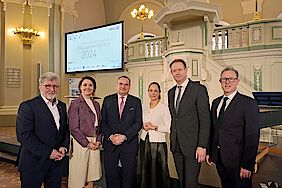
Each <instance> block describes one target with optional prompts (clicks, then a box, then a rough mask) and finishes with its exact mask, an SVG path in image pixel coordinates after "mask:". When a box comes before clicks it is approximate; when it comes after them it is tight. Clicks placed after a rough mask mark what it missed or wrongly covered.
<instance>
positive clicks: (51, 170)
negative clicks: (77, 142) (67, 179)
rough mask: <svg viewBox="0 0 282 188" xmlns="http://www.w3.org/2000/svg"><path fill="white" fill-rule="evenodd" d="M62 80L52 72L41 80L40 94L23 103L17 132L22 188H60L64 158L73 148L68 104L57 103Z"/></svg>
mask: <svg viewBox="0 0 282 188" xmlns="http://www.w3.org/2000/svg"><path fill="white" fill-rule="evenodd" d="M59 83H60V78H59V76H58V75H57V74H55V73H52V72H47V73H44V74H42V75H41V76H40V78H39V90H40V95H39V96H37V97H35V98H33V99H31V100H28V101H25V102H23V103H22V104H21V105H20V107H19V110H18V115H17V121H16V131H17V138H18V141H19V142H20V143H21V153H20V159H19V171H20V180H21V187H22V188H39V187H41V184H42V183H44V187H46V188H60V187H61V178H62V174H63V169H62V162H61V161H62V159H63V158H64V157H65V155H66V152H67V148H68V147H69V136H70V135H69V127H68V124H67V114H66V104H65V103H63V102H61V101H59V100H57V98H56V97H57V93H58V90H59Z"/></svg>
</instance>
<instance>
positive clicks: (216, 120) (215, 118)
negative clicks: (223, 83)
mask: <svg viewBox="0 0 282 188" xmlns="http://www.w3.org/2000/svg"><path fill="white" fill-rule="evenodd" d="M222 97H223V95H222V96H221V97H219V98H218V99H216V100H215V101H214V108H213V109H212V117H214V118H213V119H214V122H215V123H216V125H217V126H218V118H217V108H218V105H219V103H220V101H221V99H222Z"/></svg>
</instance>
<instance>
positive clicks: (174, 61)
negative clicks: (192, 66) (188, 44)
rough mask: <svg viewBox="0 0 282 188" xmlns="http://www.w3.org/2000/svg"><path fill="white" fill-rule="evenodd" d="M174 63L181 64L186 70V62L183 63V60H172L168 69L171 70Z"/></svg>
mask: <svg viewBox="0 0 282 188" xmlns="http://www.w3.org/2000/svg"><path fill="white" fill-rule="evenodd" d="M176 62H180V63H182V64H183V66H184V68H185V69H186V67H187V64H186V62H185V61H184V60H183V59H175V60H173V61H172V62H171V63H170V65H169V68H171V66H172V65H173V64H174V63H176Z"/></svg>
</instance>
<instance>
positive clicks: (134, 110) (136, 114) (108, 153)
mask: <svg viewBox="0 0 282 188" xmlns="http://www.w3.org/2000/svg"><path fill="white" fill-rule="evenodd" d="M129 89H130V79H129V78H128V77H127V76H121V77H119V78H118V81H117V93H115V94H112V95H109V96H107V97H105V99H104V102H103V106H102V112H101V114H102V121H101V129H102V132H103V134H104V142H103V147H104V165H105V175H106V184H107V188H118V187H119V184H121V187H122V188H134V187H136V155H137V151H138V132H139V131H140V129H141V127H142V109H141V108H142V107H141V101H140V99H138V98H137V97H134V96H132V95H129V94H128V92H129ZM118 166H122V170H121V174H120V175H119V167H118ZM119 177H121V179H119Z"/></svg>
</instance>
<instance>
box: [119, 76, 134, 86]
mask: <svg viewBox="0 0 282 188" xmlns="http://www.w3.org/2000/svg"><path fill="white" fill-rule="evenodd" d="M121 78H126V79H128V81H129V85H130V84H131V80H130V78H129V77H128V76H125V75H122V76H120V77H118V79H117V80H119V79H121Z"/></svg>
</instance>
